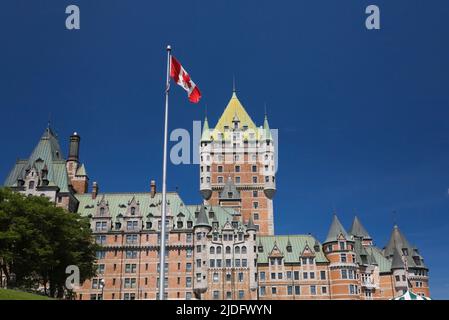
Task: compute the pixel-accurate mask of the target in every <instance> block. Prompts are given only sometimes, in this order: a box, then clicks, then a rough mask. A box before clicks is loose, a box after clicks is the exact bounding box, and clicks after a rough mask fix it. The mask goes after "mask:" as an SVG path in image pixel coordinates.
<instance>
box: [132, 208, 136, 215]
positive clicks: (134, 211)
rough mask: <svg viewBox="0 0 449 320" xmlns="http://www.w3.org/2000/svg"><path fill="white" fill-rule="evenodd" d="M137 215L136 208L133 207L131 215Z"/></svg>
mask: <svg viewBox="0 0 449 320" xmlns="http://www.w3.org/2000/svg"><path fill="white" fill-rule="evenodd" d="M135 214H136V207H131V215H132V216H133V215H135Z"/></svg>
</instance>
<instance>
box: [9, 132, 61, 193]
mask: <svg viewBox="0 0 449 320" xmlns="http://www.w3.org/2000/svg"><path fill="white" fill-rule="evenodd" d="M45 166H47V169H48V174H47V180H48V181H49V185H50V186H51V185H55V186H58V187H59V189H60V192H69V191H70V188H69V179H68V175H67V168H66V161H65V159H64V158H63V156H62V152H61V148H60V146H59V142H58V139H57V136H56V135H55V134H54V132H53V131H52V129H51V128H50V127H47V128H46V129H45V131H44V134H43V135H42V137H41V138H40V140H39V142H38V144H37V145H36V147H35V148H34V150H33V152H32V153H31V155H30V157H29V158H28V159H27V160H19V161H17V163H16V164H15V166H14V168H13V169H12V170H11V171H10V173H9V175H8V177H7V178H6V181H5V183H4V185H5V186H8V187H15V186H17V179H18V178H19V177H20V178H23V177H24V176H25V171H26V170H27V169H29V168H33V167H34V168H36V170H37V171H38V172H40V171H41V170H42V169H43V168H44V167H45Z"/></svg>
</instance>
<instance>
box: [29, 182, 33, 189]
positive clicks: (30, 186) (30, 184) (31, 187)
mask: <svg viewBox="0 0 449 320" xmlns="http://www.w3.org/2000/svg"><path fill="white" fill-rule="evenodd" d="M28 189H34V181H30V183H29V184H28Z"/></svg>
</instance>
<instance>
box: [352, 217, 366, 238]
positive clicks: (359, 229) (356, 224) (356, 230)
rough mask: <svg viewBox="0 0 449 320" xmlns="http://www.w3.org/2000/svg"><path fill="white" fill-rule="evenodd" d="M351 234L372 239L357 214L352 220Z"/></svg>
mask: <svg viewBox="0 0 449 320" xmlns="http://www.w3.org/2000/svg"><path fill="white" fill-rule="evenodd" d="M349 234H350V235H353V236H354V237H357V238H362V239H371V236H370V235H369V233H368V231H366V229H365V227H364V226H363V225H362V223H361V222H360V220H359V218H358V217H357V216H355V217H354V220H353V221H352V226H351V229H350V230H349Z"/></svg>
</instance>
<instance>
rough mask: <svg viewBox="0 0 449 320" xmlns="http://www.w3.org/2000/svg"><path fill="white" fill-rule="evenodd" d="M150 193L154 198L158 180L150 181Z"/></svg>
mask: <svg viewBox="0 0 449 320" xmlns="http://www.w3.org/2000/svg"><path fill="white" fill-rule="evenodd" d="M150 195H151V198H154V196H155V195H156V181H154V180H151V182H150Z"/></svg>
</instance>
